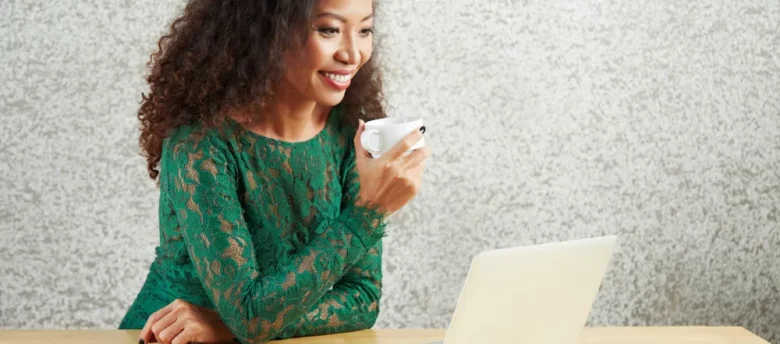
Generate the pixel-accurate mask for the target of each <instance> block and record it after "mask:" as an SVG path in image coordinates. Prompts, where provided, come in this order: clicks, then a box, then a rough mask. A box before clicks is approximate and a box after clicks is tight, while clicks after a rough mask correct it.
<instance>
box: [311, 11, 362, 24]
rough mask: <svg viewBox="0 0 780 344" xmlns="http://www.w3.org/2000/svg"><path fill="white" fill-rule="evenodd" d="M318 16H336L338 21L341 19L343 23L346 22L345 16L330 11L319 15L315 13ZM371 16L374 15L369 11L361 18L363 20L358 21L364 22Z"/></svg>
mask: <svg viewBox="0 0 780 344" xmlns="http://www.w3.org/2000/svg"><path fill="white" fill-rule="evenodd" d="M320 17H333V18H336V19H338V20H339V21H342V22H344V23H346V22H348V20H347V18H345V17H344V16H340V15H338V14H335V13H332V12H323V13H320V14H319V15H317V18H320ZM373 17H374V14H373V13H371V14H369V15H367V16H366V17H365V18H363V20H361V21H360V22H361V23H362V22H364V21H366V20H369V19H371V18H373Z"/></svg>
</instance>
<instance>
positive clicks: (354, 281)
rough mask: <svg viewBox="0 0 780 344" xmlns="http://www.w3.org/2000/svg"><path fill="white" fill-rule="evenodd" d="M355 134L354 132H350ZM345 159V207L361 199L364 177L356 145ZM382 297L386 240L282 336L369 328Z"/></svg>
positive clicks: (343, 181) (370, 251) (350, 148)
mask: <svg viewBox="0 0 780 344" xmlns="http://www.w3.org/2000/svg"><path fill="white" fill-rule="evenodd" d="M350 134H352V133H350ZM347 149H348V154H347V157H346V159H344V166H343V170H344V171H346V173H344V176H343V179H342V185H343V188H342V195H343V196H342V200H341V208H342V209H345V208H347V207H349V206H350V205H351V204H354V203H355V202H356V201H357V197H358V192H359V191H360V180H359V178H358V170H357V166H356V161H355V147H354V144H350V145H349V146H348V147H347ZM381 297H382V241H381V240H380V241H379V242H377V244H376V245H375V246H374V247H373V248H371V249H370V250H369V251H368V254H366V256H365V257H363V259H361V260H360V261H359V262H358V263H357V264H355V265H354V266H352V268H351V269H349V271H347V273H346V274H345V275H344V276H343V277H342V278H341V279H340V280H339V281H338V282H336V284H335V285H334V286H333V290H330V291H328V292H327V293H326V294H325V296H324V297H323V298H322V299H320V300H319V301H318V302H317V303H316V304H315V305H314V307H312V308H311V309H310V310H309V312H308V313H306V315H304V316H303V317H301V318H300V319H298V321H297V322H296V323H294V324H292V325H290V326H289V327H288V328H286V329H285V330H284V332H283V333H281V334H280V335H279V338H290V337H303V336H315V335H322V334H331V333H339V332H349V331H357V330H364V329H369V328H371V327H372V326H374V323H375V322H376V318H377V316H379V301H380V299H381Z"/></svg>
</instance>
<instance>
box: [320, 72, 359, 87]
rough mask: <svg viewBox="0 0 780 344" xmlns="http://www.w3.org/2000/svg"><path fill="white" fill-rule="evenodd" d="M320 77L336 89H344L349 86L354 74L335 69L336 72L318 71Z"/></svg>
mask: <svg viewBox="0 0 780 344" xmlns="http://www.w3.org/2000/svg"><path fill="white" fill-rule="evenodd" d="M318 74H319V75H320V77H322V79H323V80H324V81H325V83H326V84H328V85H330V86H331V87H333V88H335V89H336V90H338V91H343V90H346V89H347V88H348V87H349V84H350V82H351V81H352V77H353V76H354V75H355V74H354V73H352V72H349V71H336V72H326V71H321V72H319V73H318Z"/></svg>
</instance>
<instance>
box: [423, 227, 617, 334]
mask: <svg viewBox="0 0 780 344" xmlns="http://www.w3.org/2000/svg"><path fill="white" fill-rule="evenodd" d="M616 242H617V237H615V236H604V237H598V238H589V239H581V240H573V241H565V242H556V243H548V244H541V245H534V246H524V247H515V248H507V249H498V250H491V251H485V252H482V253H480V254H478V255H477V256H476V257H474V259H473V260H472V262H471V268H470V270H469V273H468V276H467V277H466V282H465V284H464V286H463V289H462V290H461V294H460V298H459V299H458V303H457V305H456V307H455V312H454V314H453V316H452V320H451V321H450V325H449V329H448V330H447V334H446V337H445V338H444V341H443V342H436V343H431V344H437V343H438V344H441V343H443V344H475V343H490V344H510V343H511V344H573V343H576V342H577V338H578V337H579V334H580V332H581V331H582V328H583V327H584V326H585V323H586V322H587V320H588V315H589V314H590V309H591V307H592V306H593V301H594V300H595V298H596V295H597V294H598V291H599V288H600V286H601V281H602V279H603V277H604V274H605V273H606V270H607V266H608V265H609V261H610V259H611V257H612V252H613V250H614V248H615V244H616Z"/></svg>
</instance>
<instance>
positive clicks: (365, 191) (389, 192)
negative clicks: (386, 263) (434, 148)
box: [355, 120, 431, 216]
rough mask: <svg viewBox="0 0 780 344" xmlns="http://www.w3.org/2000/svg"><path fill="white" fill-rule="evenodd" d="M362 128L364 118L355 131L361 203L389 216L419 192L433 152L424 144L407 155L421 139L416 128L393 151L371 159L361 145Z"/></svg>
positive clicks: (363, 126)
mask: <svg viewBox="0 0 780 344" xmlns="http://www.w3.org/2000/svg"><path fill="white" fill-rule="evenodd" d="M363 131H365V123H363V121H362V120H361V121H360V126H359V127H358V130H357V133H356V134H355V159H356V161H355V164H356V165H357V170H358V177H359V179H360V192H359V193H358V205H361V206H369V207H376V208H377V210H378V211H379V212H381V213H383V214H384V215H385V216H387V215H390V214H392V213H395V212H396V211H398V210H399V209H401V208H403V206H405V205H406V204H407V203H409V201H411V200H412V198H414V196H416V195H417V191H418V190H419V189H420V183H421V181H422V173H423V170H424V169H425V160H426V159H428V157H429V156H430V155H431V150H430V148H428V146H425V147H423V148H421V149H418V150H415V151H414V152H412V153H411V154H409V155H408V156H406V157H404V153H406V152H407V151H408V150H409V149H411V147H412V146H413V145H414V144H415V143H417V141H419V140H420V139H422V133H421V132H420V131H419V130H415V131H414V132H412V133H411V134H409V135H407V136H406V137H404V138H403V139H402V140H401V142H399V143H398V144H397V145H395V147H393V148H392V149H391V150H390V151H388V152H387V153H384V154H382V156H381V157H379V158H378V159H372V158H371V156H370V155H369V153H368V152H367V151H366V150H365V149H364V148H363V146H362V145H361V144H360V135H361V134H363Z"/></svg>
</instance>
